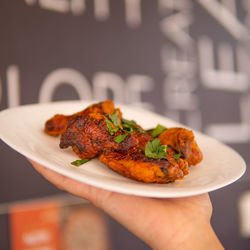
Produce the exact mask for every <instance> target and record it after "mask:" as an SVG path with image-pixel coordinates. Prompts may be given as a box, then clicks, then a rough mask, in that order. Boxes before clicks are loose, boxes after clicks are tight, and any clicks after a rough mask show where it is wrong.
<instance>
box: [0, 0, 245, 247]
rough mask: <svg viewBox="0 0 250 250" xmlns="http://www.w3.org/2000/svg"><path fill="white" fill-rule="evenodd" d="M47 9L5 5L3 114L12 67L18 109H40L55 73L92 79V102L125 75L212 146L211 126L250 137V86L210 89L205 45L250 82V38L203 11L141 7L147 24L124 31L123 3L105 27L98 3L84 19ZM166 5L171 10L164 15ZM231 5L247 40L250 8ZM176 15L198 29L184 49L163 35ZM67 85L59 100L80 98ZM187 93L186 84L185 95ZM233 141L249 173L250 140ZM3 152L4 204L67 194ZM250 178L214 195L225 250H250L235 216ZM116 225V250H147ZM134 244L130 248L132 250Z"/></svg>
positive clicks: (0, 68) (1, 28)
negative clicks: (99, 79) (101, 77)
mask: <svg viewBox="0 0 250 250" xmlns="http://www.w3.org/2000/svg"><path fill="white" fill-rule="evenodd" d="M65 1H66V0H65ZM42 2H43V1H42V0H40V1H39V0H38V1H17V0H14V1H7V0H2V1H1V3H0V87H1V88H0V90H1V91H0V109H1V110H2V109H5V108H8V107H9V106H10V104H9V98H10V93H9V92H8V81H9V80H8V77H7V75H8V73H7V72H8V70H9V69H10V68H11V67H12V66H13V65H14V67H16V68H17V69H18V72H19V73H18V74H19V84H20V93H19V94H20V100H19V103H18V104H19V105H24V104H30V103H37V102H38V101H39V93H40V88H41V86H42V84H43V83H44V81H45V79H46V77H47V76H48V75H49V74H50V73H51V72H53V71H54V70H56V69H60V68H70V69H73V70H76V71H78V72H80V73H81V74H82V75H83V76H84V77H85V78H86V79H87V81H88V83H89V88H90V89H91V93H92V97H93V98H94V97H96V96H95V94H94V90H93V89H94V88H93V78H94V76H95V75H96V74H97V73H98V72H111V73H112V74H116V75H118V76H119V77H120V78H121V79H122V80H123V81H124V86H125V87H126V86H127V83H126V81H127V79H128V77H129V76H131V75H134V74H136V75H143V76H147V77H150V78H151V80H152V81H153V84H152V89H150V90H146V89H144V90H142V92H141V94H140V98H141V99H140V100H139V105H143V103H148V105H151V107H152V108H153V109H154V111H156V112H158V113H161V114H164V115H168V116H170V117H172V118H174V119H178V120H179V121H181V122H184V123H186V124H187V125H190V126H192V127H194V128H195V129H198V130H201V131H202V132H204V133H208V134H209V135H211V136H215V137H218V136H219V135H218V134H213V133H212V132H211V130H209V128H210V126H211V124H224V125H226V124H231V123H234V124H237V125H242V124H244V125H246V126H247V129H248V133H250V126H249V118H248V120H246V118H245V116H243V115H242V112H243V111H242V110H244V112H245V113H247V114H249V113H250V101H248V103H247V102H246V103H245V104H244V105H243V106H242V104H241V102H242V100H243V99H244V98H245V99H246V100H250V97H249V96H250V91H249V89H250V88H249V80H247V83H246V87H245V88H243V89H240V88H239V89H238V90H233V89H232V87H230V86H231V85H230V86H229V87H226V88H222V87H221V85H220V84H221V83H220V82H218V83H216V82H215V85H216V84H217V85H216V86H217V87H209V86H208V85H206V83H205V81H204V77H203V73H204V71H203V68H202V65H201V58H200V51H199V41H200V40H201V38H204V37H206V38H208V39H209V41H211V42H212V43H213V44H214V46H215V49H214V51H213V56H214V58H215V59H214V67H215V69H216V70H218V71H219V70H220V61H219V60H220V59H219V58H217V55H218V53H220V52H219V49H220V45H221V44H227V45H228V46H229V47H230V48H231V52H232V55H233V59H234V61H233V62H234V65H233V68H232V69H227V71H228V72H231V73H232V74H234V73H237V72H239V71H240V72H242V73H243V74H244V75H245V76H247V79H249V71H248V69H247V65H249V61H248V58H249V50H248V42H249V40H248V37H247V38H245V37H244V38H240V37H235V36H234V35H233V34H232V30H230V28H229V29H228V28H227V27H226V26H224V25H223V24H222V23H220V22H219V21H218V19H217V18H216V17H213V16H212V15H211V14H210V13H209V11H208V10H207V9H206V8H204V6H202V4H200V3H199V1H188V0H187V1H170V0H166V1H155V0H142V1H141V3H140V13H141V22H140V23H139V24H138V25H134V26H133V24H130V23H129V22H128V21H126V17H125V2H126V1H122V0H119V1H117V0H110V1H108V2H109V16H108V17H107V18H106V19H104V20H99V19H98V18H97V17H96V16H95V15H94V8H95V7H94V2H93V1H92V0H86V1H85V4H86V9H85V11H84V12H82V13H80V14H79V15H75V14H74V13H72V12H71V11H66V12H65V13H60V12H58V11H55V10H51V9H46V8H44V7H43V6H42V4H41V3H42ZM51 2H56V0H51ZM72 2H73V1H69V3H72ZM136 2H137V1H136ZM139 2H140V1H139ZM161 2H162V3H165V4H167V5H165V6H168V7H164V6H163V5H160V3H161ZM173 2H175V4H173ZM200 2H202V1H200ZM204 2H205V1H204ZM211 2H215V4H216V3H217V4H220V5H219V6H222V7H224V8H226V9H227V10H228V11H230V13H231V12H232V9H230V6H227V5H225V1H211ZM228 2H231V3H235V4H236V8H235V11H236V12H235V14H232V17H233V18H235V20H237V22H238V23H240V24H241V25H242V26H243V27H245V29H246V33H247V34H248V32H249V33H250V29H249V26H248V12H247V8H246V6H247V4H246V3H247V1H228ZM29 3H30V4H29ZM178 3H182V4H181V7H178ZM185 5H186V6H185ZM180 9H181V10H180ZM178 13H181V15H182V17H183V16H184V17H186V18H188V19H190V20H191V24H190V25H189V26H187V27H186V28H185V27H184V29H183V32H184V33H186V34H188V36H190V37H191V38H192V42H191V44H189V43H186V44H185V43H184V45H180V44H178V42H181V41H184V40H183V39H179V40H178V39H177V40H175V39H174V34H175V32H174V33H173V34H171V32H170V33H169V34H168V35H166V34H167V33H166V32H165V33H164V32H163V31H162V28H161V27H162V26H161V23H162V22H163V21H164V20H165V18H168V17H170V16H171V15H175V14H178ZM168 20H169V19H168ZM222 20H223V19H222ZM230 20H231V19H230ZM230 20H229V21H230ZM170 21H171V19H170ZM231 21H232V20H231ZM226 22H228V20H226ZM174 24H175V22H172V23H170V26H165V27H170V29H169V30H171V27H174ZM177 26H178V22H177ZM229 26H230V25H229ZM164 48H165V49H166V48H167V50H166V51H167V55H166V54H165V59H166V58H167V59H166V60H168V59H171V58H173V56H172V55H173V53H175V55H176V58H177V59H178V61H179V62H185V61H187V65H189V66H192V67H193V68H194V70H190V69H189V68H188V66H186V67H184V68H181V67H180V66H177V67H176V66H175V67H174V66H173V67H172V68H171V67H170V66H166V67H164V65H165V64H164V63H163V61H162V56H163V50H164ZM239 48H241V49H242V50H243V51H244V52H243V54H244V55H245V56H246V59H245V61H244V60H243V62H242V61H241V64H243V65H245V67H243V68H242V67H241V68H240V63H238V61H237V60H236V59H237V51H238V49H239ZM244 70H245V71H244ZM66 83H67V82H65V84H62V85H61V86H60V87H58V88H57V90H56V92H55V93H54V96H53V100H55V101H57V100H71V99H77V98H79V97H78V94H77V92H76V91H75V90H74V89H73V88H72V87H70V86H69V85H67V84H66ZM186 83H189V84H188V86H186ZM135 84H136V83H135ZM237 84H238V85H237ZM239 85H240V83H238V82H237V81H235V86H239ZM175 86H177V87H176V88H175ZM126 88H127V87H126ZM127 89H128V88H127ZM236 89H237V87H236ZM129 91H130V90H128V93H129V94H131V93H130V92H129ZM108 93H109V94H108V96H109V97H110V98H113V97H114V93H112V91H109V92H108ZM180 93H182V94H185V95H190V94H191V95H194V98H191V99H192V100H193V99H195V100H197V102H195V103H194V104H193V107H191V103H189V102H187V104H188V105H185V102H184V101H183V100H181V99H180V95H179V94H180ZM173 94H176V96H177V98H176V99H171V98H173V96H174V95H173ZM119 101H121V102H125V103H129V102H132V103H133V102H134V103H135V102H136V101H138V100H136V99H134V100H132V101H131V99H129V98H127V97H126V96H125V95H124V96H122V100H119ZM173 102H176V104H180V106H179V107H178V105H176V106H174V107H173V105H171V103H173ZM135 104H136V103H135ZM137 104H138V103H137ZM189 104H190V105H189ZM228 133H229V134H228V138H229V139H228V140H227V139H226V140H224V142H225V143H228V144H229V145H230V146H231V147H233V148H234V149H235V150H236V151H237V152H239V153H240V154H241V155H242V156H243V158H244V159H245V160H246V162H247V165H248V166H249V163H250V156H249V149H250V138H248V137H247V136H245V137H244V134H243V136H242V134H241V132H240V131H239V132H237V131H236V133H235V132H234V131H230V130H228ZM241 137H243V138H241ZM230 138H231V139H230ZM218 139H221V138H219V137H218ZM222 140H223V139H222ZM0 148H1V150H0V158H1V168H0V203H3V202H10V201H17V200H23V199H30V198H39V197H44V196H47V195H51V194H57V193H60V191H58V190H57V189H56V188H55V187H53V186H52V185H51V184H50V183H48V182H47V181H45V180H44V179H43V178H42V177H40V176H39V175H38V174H37V173H36V172H35V171H34V170H33V169H32V167H31V166H30V165H29V164H28V163H27V161H26V160H25V159H24V158H23V157H22V156H20V155H19V154H17V153H16V152H14V151H12V150H11V149H10V148H9V147H8V146H6V145H5V144H4V143H2V142H0ZM249 177H250V173H249V170H248V171H247V172H246V174H245V175H244V176H243V177H242V178H241V179H240V180H239V181H237V182H236V183H234V184H232V185H230V186H228V187H226V188H223V189H221V190H218V191H215V192H212V193H211V199H212V202H213V205H214V213H213V218H212V223H213V225H214V228H215V231H216V233H217V234H218V236H219V238H220V240H221V241H222V243H223V244H224V246H225V248H226V249H249V248H250V236H249V235H248V237H243V236H241V234H240V230H239V228H240V221H239V213H240V211H239V209H238V205H239V199H240V197H241V195H242V194H244V193H245V192H246V191H248V190H250V182H249ZM249 212H250V211H249ZM110 221H111V232H112V233H113V237H112V241H113V249H128V248H129V249H146V248H147V247H146V246H145V245H144V244H143V243H141V242H140V241H139V240H138V239H136V238H135V237H134V236H132V235H131V234H130V233H128V232H127V231H126V230H125V229H123V228H122V227H121V226H120V225H118V224H117V223H115V222H113V221H112V220H110ZM0 231H1V232H2V235H4V234H6V235H8V232H7V219H6V217H4V216H2V217H1V223H0ZM4 238H5V239H6V240H5V242H4V240H2V241H1V243H0V244H3V245H2V247H1V246H0V248H1V249H5V248H6V247H7V246H8V242H7V238H6V237H2V239H4ZM124 242H126V244H125V243H124ZM128 242H129V244H130V246H128V245H127V244H128Z"/></svg>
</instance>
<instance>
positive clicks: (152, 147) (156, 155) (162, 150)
mask: <svg viewBox="0 0 250 250" xmlns="http://www.w3.org/2000/svg"><path fill="white" fill-rule="evenodd" d="M145 156H146V157H148V158H153V159H167V145H161V142H160V140H159V139H154V140H152V141H149V142H147V144H146V146H145Z"/></svg>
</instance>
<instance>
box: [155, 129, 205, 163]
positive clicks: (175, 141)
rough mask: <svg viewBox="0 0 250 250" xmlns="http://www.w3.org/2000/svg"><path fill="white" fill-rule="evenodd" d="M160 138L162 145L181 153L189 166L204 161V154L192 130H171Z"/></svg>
mask: <svg viewBox="0 0 250 250" xmlns="http://www.w3.org/2000/svg"><path fill="white" fill-rule="evenodd" d="M158 138H159V140H160V141H161V143H162V144H165V145H169V146H170V147H172V148H173V149H175V150H176V151H177V152H179V153H180V154H181V156H182V157H183V158H184V159H186V160H187V161H188V164H189V165H196V164H198V163H199V162H201V161H202V158H203V156H202V152H201V150H200V148H199V146H198V144H197V143H196V141H195V138H194V134H193V132H192V131H191V130H188V129H185V128H169V129H166V130H165V131H163V132H162V133H161V134H160V136H159V137H158Z"/></svg>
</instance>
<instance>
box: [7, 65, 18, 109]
mask: <svg viewBox="0 0 250 250" xmlns="http://www.w3.org/2000/svg"><path fill="white" fill-rule="evenodd" d="M7 93H8V106H9V107H10V108H11V107H15V106H18V105H19V104H20V77H19V69H18V67H17V66H16V65H11V66H9V67H8V68H7Z"/></svg>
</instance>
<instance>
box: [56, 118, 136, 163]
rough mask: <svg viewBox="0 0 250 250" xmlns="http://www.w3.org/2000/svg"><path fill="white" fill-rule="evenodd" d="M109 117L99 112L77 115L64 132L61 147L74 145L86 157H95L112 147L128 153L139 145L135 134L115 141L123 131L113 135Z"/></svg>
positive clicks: (74, 148) (76, 151)
mask: <svg viewBox="0 0 250 250" xmlns="http://www.w3.org/2000/svg"><path fill="white" fill-rule="evenodd" d="M107 119H108V118H107V117H106V116H104V115H102V114H98V113H90V114H88V115H81V116H76V117H75V119H73V120H71V121H70V122H69V124H68V127H67V129H66V131H65V132H64V133H63V134H62V136H61V140H60V147H61V148H67V147H69V146H72V149H73V150H74V152H75V153H76V154H77V155H78V156H79V157H80V158H81V159H84V158H93V157H95V156H97V155H99V154H101V153H102V152H104V151H106V150H110V149H112V150H116V151H119V152H121V153H123V154H126V152H127V151H128V150H129V149H130V148H132V147H137V145H139V142H138V140H137V138H136V136H133V134H130V135H128V136H127V137H126V138H125V139H124V140H123V141H122V142H121V143H117V142H115V141H114V137H115V136H118V135H121V134H122V132H121V131H120V130H118V131H116V132H114V135H111V134H110V132H109V129H108V127H107V123H106V121H107ZM113 128H114V129H115V127H113Z"/></svg>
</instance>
